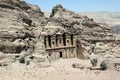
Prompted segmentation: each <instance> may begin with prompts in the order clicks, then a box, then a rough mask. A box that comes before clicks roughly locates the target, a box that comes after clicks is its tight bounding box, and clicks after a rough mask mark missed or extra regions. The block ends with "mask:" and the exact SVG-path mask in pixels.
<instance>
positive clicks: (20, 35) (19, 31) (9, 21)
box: [0, 0, 46, 61]
mask: <svg viewBox="0 0 120 80" xmlns="http://www.w3.org/2000/svg"><path fill="white" fill-rule="evenodd" d="M45 22H46V19H45V18H44V14H43V12H42V11H41V10H40V8H39V7H38V6H34V5H31V4H27V3H26V2H24V1H21V0H0V52H1V53H3V54H6V53H7V54H8V55H9V54H23V52H25V51H26V53H27V54H31V53H32V52H33V51H34V44H35V42H36V41H37V40H38V36H40V32H41V30H42V27H41V26H43V25H44V24H45ZM23 55H26V54H25V53H24V54H23ZM5 57H6V55H5ZM2 59H3V58H2ZM2 59H0V60H2ZM9 60H11V61H12V59H9Z"/></svg>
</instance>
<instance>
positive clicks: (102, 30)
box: [44, 5, 120, 58]
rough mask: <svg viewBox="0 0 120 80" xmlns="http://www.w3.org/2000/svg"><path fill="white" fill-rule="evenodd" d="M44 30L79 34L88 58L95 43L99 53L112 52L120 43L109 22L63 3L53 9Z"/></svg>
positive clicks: (47, 32)
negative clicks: (100, 21) (84, 13)
mask: <svg viewBox="0 0 120 80" xmlns="http://www.w3.org/2000/svg"><path fill="white" fill-rule="evenodd" d="M44 32H46V33H45V34H54V33H58V32H60V33H64V32H68V33H73V34H77V35H78V36H77V38H79V40H80V42H81V46H82V48H83V49H82V52H83V53H84V56H85V57H86V58H87V56H88V55H89V53H90V50H91V45H92V44H94V45H95V52H96V53H98V54H99V53H100V54H101V53H106V52H109V53H110V52H111V49H114V48H115V47H116V46H119V45H120V44H119V41H118V40H119V39H116V36H115V35H113V34H112V32H111V30H110V28H109V27H108V25H107V24H100V23H96V22H95V21H94V20H93V19H90V18H88V17H87V16H81V15H78V14H75V13H74V12H72V11H69V10H67V9H65V8H63V7H62V6H61V5H57V6H55V7H54V8H53V9H52V13H51V15H50V17H49V19H48V23H47V25H46V26H45V27H44ZM113 45H114V47H113ZM79 50H81V49H79ZM113 52H114V51H113Z"/></svg>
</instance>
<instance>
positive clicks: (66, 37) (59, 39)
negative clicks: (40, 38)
mask: <svg viewBox="0 0 120 80" xmlns="http://www.w3.org/2000/svg"><path fill="white" fill-rule="evenodd" d="M44 45H45V48H46V52H47V53H48V55H49V57H50V59H51V60H56V59H59V58H73V57H77V52H76V44H75V37H74V35H73V34H69V33H63V34H62V33H56V34H54V35H46V36H44Z"/></svg>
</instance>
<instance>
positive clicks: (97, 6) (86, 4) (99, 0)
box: [24, 0, 120, 12]
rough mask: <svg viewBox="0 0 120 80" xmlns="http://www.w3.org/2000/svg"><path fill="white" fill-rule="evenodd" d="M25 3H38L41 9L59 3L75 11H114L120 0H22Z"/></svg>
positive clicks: (44, 9) (47, 8)
mask: <svg viewBox="0 0 120 80" xmlns="http://www.w3.org/2000/svg"><path fill="white" fill-rule="evenodd" d="M24 1H26V2H27V3H30V4H34V5H38V6H39V7H40V9H41V10H42V11H51V9H52V8H53V7H54V6H55V5H57V4H61V5H62V6H63V7H64V8H66V9H69V10H71V11H76V12H96V11H112V12H114V11H116V12H120V0H24Z"/></svg>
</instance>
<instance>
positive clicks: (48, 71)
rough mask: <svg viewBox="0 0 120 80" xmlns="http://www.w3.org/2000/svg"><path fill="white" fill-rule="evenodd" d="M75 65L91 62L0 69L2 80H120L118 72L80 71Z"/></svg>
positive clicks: (62, 62) (61, 60)
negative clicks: (73, 66)
mask: <svg viewBox="0 0 120 80" xmlns="http://www.w3.org/2000/svg"><path fill="white" fill-rule="evenodd" d="M73 63H81V64H83V65H85V66H88V65H90V62H89V61H87V60H79V59H60V60H56V61H53V62H52V63H51V67H47V68H39V67H35V66H32V64H31V65H29V66H26V65H24V64H17V63H15V64H12V65H10V66H7V67H0V80H120V72H118V71H115V70H106V71H98V70H92V71H91V70H88V69H83V70H80V69H76V68H72V64H73Z"/></svg>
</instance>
